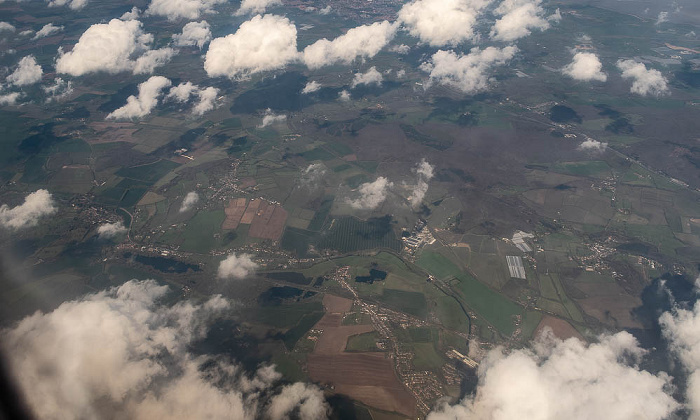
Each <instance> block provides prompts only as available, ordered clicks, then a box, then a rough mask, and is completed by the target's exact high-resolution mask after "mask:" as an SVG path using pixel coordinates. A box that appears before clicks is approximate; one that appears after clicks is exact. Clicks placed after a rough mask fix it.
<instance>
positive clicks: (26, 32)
mask: <svg viewBox="0 0 700 420" xmlns="http://www.w3.org/2000/svg"><path fill="white" fill-rule="evenodd" d="M33 33H34V31H32V30H31V29H27V30H25V31H22V32H20V33H19V34H17V35H19V36H29V35H31V34H33Z"/></svg>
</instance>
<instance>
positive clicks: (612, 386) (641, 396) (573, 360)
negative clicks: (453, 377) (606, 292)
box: [428, 331, 678, 420]
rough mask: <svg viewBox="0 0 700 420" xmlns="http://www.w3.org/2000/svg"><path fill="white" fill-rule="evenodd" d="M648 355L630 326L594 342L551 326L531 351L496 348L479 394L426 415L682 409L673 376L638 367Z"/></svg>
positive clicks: (595, 414) (572, 415)
mask: <svg viewBox="0 0 700 420" xmlns="http://www.w3.org/2000/svg"><path fill="white" fill-rule="evenodd" d="M644 354H645V350H644V349H642V348H640V347H639V344H638V343H637V340H636V339H635V338H634V337H633V336H632V335H631V334H629V333H627V332H624V331H623V332H620V333H617V334H615V335H611V336H603V337H600V340H599V341H598V342H597V343H593V344H586V343H583V342H582V341H580V340H578V339H576V338H570V339H568V340H565V341H561V340H559V339H557V338H555V337H554V336H553V334H552V333H551V331H549V332H548V333H545V334H543V335H542V336H541V337H540V338H539V339H538V340H536V342H535V343H534V346H533V348H532V349H531V350H528V349H522V350H514V351H511V352H509V353H505V352H504V350H503V349H502V348H498V349H496V350H493V351H491V352H490V353H489V354H488V355H487V357H486V358H485V360H484V361H483V362H482V363H481V365H480V366H479V385H478V387H477V391H476V395H475V396H473V397H467V398H465V399H464V400H462V401H461V402H460V403H459V404H457V405H453V406H450V405H446V404H445V405H442V406H441V407H439V408H438V409H437V410H436V411H434V412H433V413H431V414H430V415H429V416H428V420H443V419H466V418H469V419H475V420H486V419H493V420H500V419H516V418H518V419H543V420H546V419H602V418H605V419H609V420H628V419H640V418H644V419H655V420H661V419H665V418H668V417H669V415H671V414H672V413H673V412H674V411H675V410H676V409H677V408H678V403H677V402H676V401H675V400H674V399H673V397H672V396H671V395H669V393H670V391H671V389H670V388H671V383H670V377H669V376H668V375H667V374H665V373H663V372H661V373H659V374H656V375H654V374H652V373H649V372H647V371H644V370H641V369H639V367H638V366H637V363H638V362H639V361H640V360H641V359H642V357H643V356H644Z"/></svg>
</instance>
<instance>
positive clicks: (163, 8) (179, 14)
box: [146, 0, 226, 20]
mask: <svg viewBox="0 0 700 420" xmlns="http://www.w3.org/2000/svg"><path fill="white" fill-rule="evenodd" d="M223 3H226V0H151V4H149V5H148V8H147V9H146V14H147V15H156V16H165V17H167V18H168V20H177V19H183V18H184V19H199V17H200V16H201V15H202V14H204V13H214V6H216V5H217V4H223Z"/></svg>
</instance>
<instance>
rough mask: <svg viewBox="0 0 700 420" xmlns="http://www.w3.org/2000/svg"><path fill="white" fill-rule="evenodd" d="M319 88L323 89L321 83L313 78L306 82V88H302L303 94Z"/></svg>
mask: <svg viewBox="0 0 700 420" xmlns="http://www.w3.org/2000/svg"><path fill="white" fill-rule="evenodd" d="M319 89H321V84H320V83H318V82H317V81H315V80H312V81H310V82H308V83H307V84H306V86H304V89H302V90H301V93H303V94H307V93H313V92H316V91H317V90H319Z"/></svg>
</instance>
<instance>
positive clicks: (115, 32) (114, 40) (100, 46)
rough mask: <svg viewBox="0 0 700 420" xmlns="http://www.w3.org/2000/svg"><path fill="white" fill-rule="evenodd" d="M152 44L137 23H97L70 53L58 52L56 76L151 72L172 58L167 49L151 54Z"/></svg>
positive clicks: (135, 21) (114, 21)
mask: <svg viewBox="0 0 700 420" xmlns="http://www.w3.org/2000/svg"><path fill="white" fill-rule="evenodd" d="M152 42H153V35H151V34H147V33H145V32H143V30H142V28H141V22H139V21H138V20H129V21H122V20H119V19H112V20H111V21H109V23H97V24H94V25H92V26H90V27H89V28H88V29H87V30H86V31H85V32H84V33H83V34H82V35H81V36H80V39H79V40H78V43H77V44H75V45H74V46H73V49H72V50H71V51H69V52H63V50H62V49H59V54H58V58H57V60H56V72H58V73H64V74H70V75H72V76H82V75H84V74H88V73H96V72H106V73H111V74H114V73H119V72H122V71H134V72H136V73H140V72H147V71H149V70H150V71H152V70H153V68H154V67H155V66H158V65H162V64H164V63H165V62H166V61H167V60H168V59H169V58H170V57H171V56H172V54H173V51H172V49H170V48H163V49H160V50H156V51H151V50H150V47H149V44H150V43H152ZM139 56H142V57H139Z"/></svg>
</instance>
